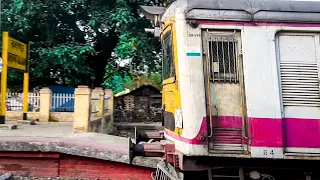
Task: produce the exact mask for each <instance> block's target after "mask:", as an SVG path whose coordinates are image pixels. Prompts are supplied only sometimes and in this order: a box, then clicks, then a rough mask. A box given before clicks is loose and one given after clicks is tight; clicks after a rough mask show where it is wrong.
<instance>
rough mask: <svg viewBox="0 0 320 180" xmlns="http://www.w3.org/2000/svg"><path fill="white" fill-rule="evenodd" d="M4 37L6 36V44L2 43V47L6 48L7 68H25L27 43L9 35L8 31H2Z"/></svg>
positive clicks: (24, 69)
mask: <svg viewBox="0 0 320 180" xmlns="http://www.w3.org/2000/svg"><path fill="white" fill-rule="evenodd" d="M4 36H7V37H4V38H7V40H8V41H6V42H7V46H6V45H5V44H3V45H2V46H3V48H5V47H6V48H7V49H6V50H7V53H8V61H7V66H8V67H9V68H13V69H18V70H23V71H26V70H27V54H28V45H27V44H25V43H23V42H20V41H18V40H16V39H13V38H11V37H9V34H8V33H4Z"/></svg>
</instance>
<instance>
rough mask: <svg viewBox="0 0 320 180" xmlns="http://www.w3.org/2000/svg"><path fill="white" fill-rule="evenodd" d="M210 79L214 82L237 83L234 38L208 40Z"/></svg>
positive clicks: (235, 41) (236, 51)
mask: <svg viewBox="0 0 320 180" xmlns="http://www.w3.org/2000/svg"><path fill="white" fill-rule="evenodd" d="M208 48H209V56H210V71H211V72H210V74H211V76H210V78H211V80H213V81H216V82H230V83H237V82H238V80H239V79H238V74H237V55H238V54H237V53H238V50H237V40H236V39H234V38H210V39H209V41H208Z"/></svg>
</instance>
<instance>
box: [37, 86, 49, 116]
mask: <svg viewBox="0 0 320 180" xmlns="http://www.w3.org/2000/svg"><path fill="white" fill-rule="evenodd" d="M51 100H52V92H51V90H50V89H49V88H46V87H45V88H42V89H41V90H40V119H39V120H40V121H42V122H49V118H50V110H51Z"/></svg>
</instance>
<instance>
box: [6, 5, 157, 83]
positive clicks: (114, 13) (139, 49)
mask: <svg viewBox="0 0 320 180" xmlns="http://www.w3.org/2000/svg"><path fill="white" fill-rule="evenodd" d="M141 4H144V5H150V4H152V2H150V1H148V0H113V1H109V0H108V1H106V0H55V1H52V0H2V4H1V10H2V11H1V30H2V31H9V33H10V34H14V35H15V37H18V38H19V39H23V40H25V41H30V42H32V44H31V72H30V73H31V84H32V85H33V86H38V85H39V86H43V85H50V84H64V85H71V86H76V85H79V84H86V85H92V84H94V85H95V86H101V85H102V84H103V85H105V86H106V87H108V84H110V83H111V82H113V81H115V79H117V78H114V77H113V76H119V77H121V78H123V79H124V78H125V76H130V72H139V73H141V74H144V73H152V72H159V71H160V60H159V59H160V58H159V49H160V45H159V41H158V40H157V39H155V38H153V37H152V35H149V34H146V33H145V32H144V28H146V27H150V26H151V24H150V22H149V21H147V20H146V19H145V18H143V17H142V16H141V14H140V11H139V5H141ZM114 57H116V58H114ZM127 59H129V60H130V63H128V64H126V65H125V66H124V67H120V68H119V67H117V66H118V63H117V62H119V61H123V60H127ZM110 64H112V65H113V68H114V69H113V70H112V69H109V68H110V67H109V65H110ZM111 71H112V73H110V72H111ZM10 77H11V79H10V80H9V84H17V81H18V80H19V81H21V79H20V78H19V75H18V74H16V73H14V72H13V73H10ZM130 78H131V77H130ZM127 79H128V78H127ZM18 83H21V82H18ZM111 84H112V83H111Z"/></svg>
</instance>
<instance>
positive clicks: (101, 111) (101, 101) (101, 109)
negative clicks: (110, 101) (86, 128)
mask: <svg viewBox="0 0 320 180" xmlns="http://www.w3.org/2000/svg"><path fill="white" fill-rule="evenodd" d="M92 94H97V95H99V112H98V117H102V116H103V115H104V91H103V89H102V88H101V87H97V88H95V89H94V90H93V91H92Z"/></svg>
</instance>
